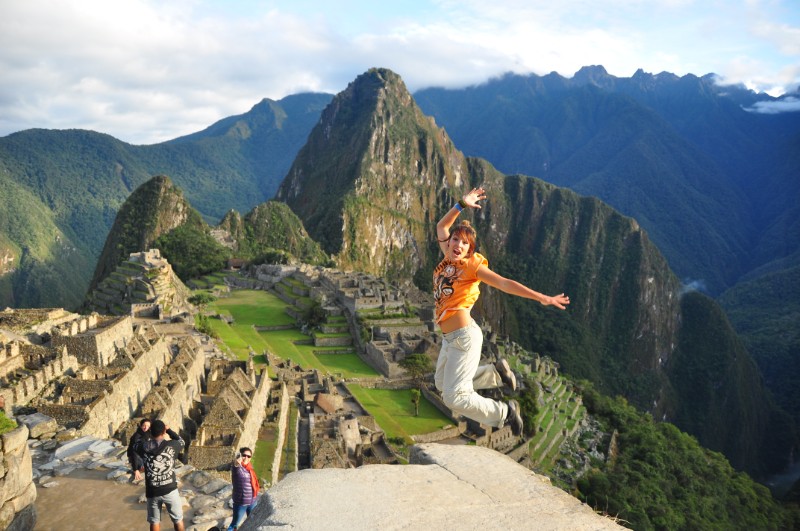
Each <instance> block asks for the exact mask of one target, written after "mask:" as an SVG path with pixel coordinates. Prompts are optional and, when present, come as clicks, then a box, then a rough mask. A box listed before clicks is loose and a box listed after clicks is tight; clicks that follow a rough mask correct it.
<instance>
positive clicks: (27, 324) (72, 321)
mask: <svg viewBox="0 0 800 531" xmlns="http://www.w3.org/2000/svg"><path fill="white" fill-rule="evenodd" d="M95 322H96V321H95V318H94V317H92V316H89V317H81V316H79V315H77V314H74V313H70V312H66V311H64V310H61V309H58V310H54V309H45V310H39V309H36V310H11V309H7V310H5V311H3V312H0V325H2V327H3V329H4V330H5V333H2V334H0V335H2V338H3V339H2V340H0V403H2V405H1V406H0V407H2V409H4V410H5V411H6V412H8V413H14V412H15V411H16V410H17V409H19V408H20V407H22V406H26V405H27V404H29V403H30V402H31V401H33V400H34V399H35V398H36V397H38V396H39V395H41V394H42V393H43V392H45V390H46V389H47V388H48V386H49V385H50V384H51V382H53V381H54V380H56V379H58V378H60V377H62V376H63V375H65V374H74V373H75V371H77V370H78V367H79V365H80V364H79V360H78V358H77V357H76V356H75V355H74V354H73V353H72V352H70V351H69V350H68V349H67V348H66V347H65V346H63V345H61V346H54V345H52V343H51V342H50V341H49V339H50V337H51V336H52V335H53V334H58V333H59V332H58V330H60V329H62V328H66V329H69V330H73V329H74V330H76V331H77V330H81V329H83V330H85V329H86V328H87V327H88V326H90V324H94V323H95ZM9 336H13V337H14V339H9Z"/></svg>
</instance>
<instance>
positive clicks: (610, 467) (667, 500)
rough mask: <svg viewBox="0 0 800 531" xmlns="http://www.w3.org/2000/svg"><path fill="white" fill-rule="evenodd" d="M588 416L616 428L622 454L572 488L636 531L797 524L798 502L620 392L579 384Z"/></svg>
mask: <svg viewBox="0 0 800 531" xmlns="http://www.w3.org/2000/svg"><path fill="white" fill-rule="evenodd" d="M581 387H582V389H581V394H582V396H583V399H584V403H585V404H586V407H587V409H588V411H589V413H590V414H592V415H593V416H594V417H595V418H596V419H598V420H599V421H600V422H601V424H602V425H603V430H604V431H606V432H608V433H611V432H614V431H616V432H617V434H618V436H617V437H618V438H617V447H618V448H619V450H618V452H617V453H616V454H614V455H612V456H611V457H610V459H609V461H608V462H607V463H605V464H603V463H599V462H598V463H597V466H596V468H594V469H592V470H591V471H590V472H589V473H588V474H587V475H586V476H585V477H584V478H583V479H581V480H580V481H579V482H578V485H577V490H576V492H575V494H576V495H577V496H578V497H579V498H580V499H582V500H584V501H585V502H586V503H588V504H589V505H591V506H592V507H594V508H595V510H601V511H604V512H606V513H608V514H610V515H612V516H615V517H618V518H620V519H622V520H623V522H624V523H625V525H627V526H629V527H631V528H633V529H636V530H637V531H648V530H655V529H692V530H698V531H702V530H717V529H760V530H761V529H763V530H776V531H777V530H784V529H797V528H798V526H800V511H799V510H798V508H797V506H794V505H792V506H789V505H786V506H783V505H780V504H779V503H777V502H775V501H774V500H773V499H772V496H771V495H770V493H769V491H768V490H767V488H766V487H764V486H762V485H759V484H758V483H756V482H755V481H753V480H752V479H751V478H750V477H749V476H747V475H746V474H744V473H742V472H737V471H736V470H734V469H733V467H731V466H730V464H729V463H728V462H727V461H726V460H725V458H724V456H722V455H721V454H719V453H716V452H712V451H710V450H707V449H705V448H703V447H702V446H700V445H699V444H698V443H697V440H696V439H694V438H693V437H691V436H690V435H687V434H686V433H683V432H681V431H680V430H678V429H677V428H676V427H675V426H674V425H672V424H670V423H668V422H655V421H653V419H652V417H650V416H649V415H647V414H643V413H640V412H638V411H637V410H636V409H635V408H634V407H632V406H631V405H629V404H628V403H627V402H626V401H625V400H624V399H622V398H609V397H607V396H604V395H601V394H600V393H598V392H597V391H595V390H594V388H593V386H591V384H589V383H588V382H583V383H582V384H581Z"/></svg>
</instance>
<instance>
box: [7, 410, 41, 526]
mask: <svg viewBox="0 0 800 531" xmlns="http://www.w3.org/2000/svg"><path fill="white" fill-rule="evenodd" d="M0 442H1V443H2V447H1V448H0V450H2V456H1V457H2V459H0V529H8V530H12V531H17V530H19V531H27V530H28V529H33V525H34V523H35V522H36V510H35V508H34V506H33V502H34V501H36V485H34V483H33V468H32V461H31V453H30V450H29V449H28V445H27V442H28V428H27V426H25V425H21V426H19V427H17V428H16V429H14V430H11V431H9V432H7V433H4V434H3V435H2V437H0Z"/></svg>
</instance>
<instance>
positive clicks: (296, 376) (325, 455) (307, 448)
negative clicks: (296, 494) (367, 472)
mask: <svg viewBox="0 0 800 531" xmlns="http://www.w3.org/2000/svg"><path fill="white" fill-rule="evenodd" d="M267 359H268V360H269V362H270V367H271V368H272V371H273V372H274V373H275V374H276V375H277V378H278V381H280V382H282V383H284V384H286V388H287V389H288V390H289V392H290V393H291V395H292V396H293V397H294V398H293V399H294V400H295V401H296V403H297V404H298V410H299V412H300V416H301V418H300V420H299V422H298V423H299V426H298V435H297V437H298V445H297V446H298V448H297V451H298V465H299V468H301V469H303V468H352V467H358V466H361V465H364V464H379V463H381V464H387V463H396V462H397V458H396V456H395V455H394V454H393V453H392V451H391V450H390V449H389V447H388V446H387V445H386V441H385V434H384V432H383V430H381V429H380V427H379V426H378V425H377V423H376V422H375V419H374V418H373V417H371V416H369V414H368V413H367V412H366V410H364V408H363V407H362V406H361V404H359V403H358V401H357V400H356V399H355V398H354V397H353V396H352V394H351V393H350V392H349V391H348V390H347V387H346V385H345V384H344V383H343V382H336V381H335V379H334V378H332V377H330V376H323V375H322V374H321V373H320V372H319V371H318V370H316V369H312V370H303V369H301V368H300V367H299V366H298V365H295V364H293V363H292V362H291V360H285V361H281V360H277V359H275V358H274V356H272V355H268V356H267Z"/></svg>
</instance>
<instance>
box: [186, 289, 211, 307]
mask: <svg viewBox="0 0 800 531" xmlns="http://www.w3.org/2000/svg"><path fill="white" fill-rule="evenodd" d="M215 300H217V298H216V297H215V296H213V295H211V294H210V293H205V292H199V293H197V294H195V295H192V296H191V297H189V302H190V303H192V304H194V305H196V306H203V305H205V304H208V303H210V302H214V301H215Z"/></svg>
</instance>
